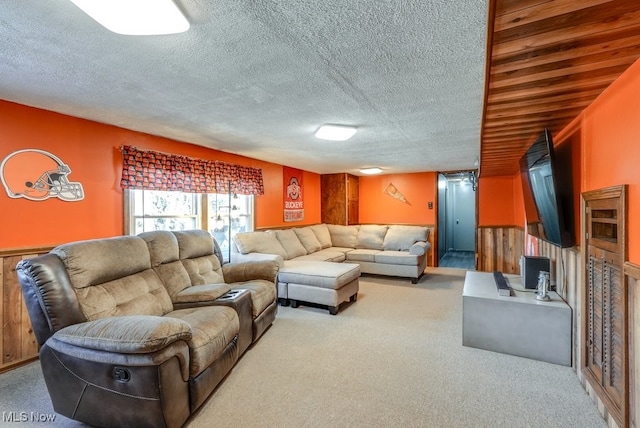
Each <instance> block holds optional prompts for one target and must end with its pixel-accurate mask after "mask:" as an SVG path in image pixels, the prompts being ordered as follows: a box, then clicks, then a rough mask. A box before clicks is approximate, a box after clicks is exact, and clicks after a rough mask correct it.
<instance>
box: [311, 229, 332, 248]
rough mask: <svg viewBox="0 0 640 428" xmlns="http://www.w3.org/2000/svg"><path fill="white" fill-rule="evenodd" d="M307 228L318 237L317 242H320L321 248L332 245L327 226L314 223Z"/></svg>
mask: <svg viewBox="0 0 640 428" xmlns="http://www.w3.org/2000/svg"><path fill="white" fill-rule="evenodd" d="M309 228H310V229H311V230H312V231H313V233H314V234H315V235H316V238H318V242H320V245H321V246H322V248H329V247H331V246H332V245H333V243H332V242H331V234H330V233H329V227H328V226H327V225H326V224H324V223H322V224H314V225H313V226H309Z"/></svg>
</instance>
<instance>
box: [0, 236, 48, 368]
mask: <svg viewBox="0 0 640 428" xmlns="http://www.w3.org/2000/svg"><path fill="white" fill-rule="evenodd" d="M52 248H53V247H46V248H45V247H39V248H22V249H16V250H0V321H1V322H2V330H0V372H3V371H5V370H9V369H11V368H13V367H16V366H18V365H20V364H24V363H26V362H27V361H31V360H34V359H36V358H38V344H37V343H36V337H35V335H34V334H33V329H32V328H31V321H30V320H29V314H28V313H27V308H26V306H25V304H24V300H23V298H22V290H21V289H20V284H19V283H18V278H17V276H16V264H18V262H19V261H20V260H22V259H27V258H30V257H35V256H37V255H40V254H45V253H47V252H49V250H51V249H52Z"/></svg>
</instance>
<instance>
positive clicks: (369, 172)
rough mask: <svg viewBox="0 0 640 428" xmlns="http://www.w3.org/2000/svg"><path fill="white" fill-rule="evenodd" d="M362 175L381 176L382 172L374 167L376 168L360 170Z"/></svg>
mask: <svg viewBox="0 0 640 428" xmlns="http://www.w3.org/2000/svg"><path fill="white" fill-rule="evenodd" d="M360 172H361V173H363V174H367V175H373V174H380V173H381V172H382V170H381V169H380V168H378V167H374V168H362V169H361V170H360Z"/></svg>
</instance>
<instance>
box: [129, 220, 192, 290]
mask: <svg viewBox="0 0 640 428" xmlns="http://www.w3.org/2000/svg"><path fill="white" fill-rule="evenodd" d="M138 236H139V237H140V238H142V239H143V240H144V241H145V242H146V243H147V247H148V248H149V254H150V255H151V267H152V268H153V270H155V271H156V273H157V274H158V276H159V277H160V279H161V280H162V282H163V283H164V286H165V288H166V289H167V291H168V292H169V296H171V300H172V301H173V302H175V296H176V295H177V294H178V293H180V292H181V291H182V290H184V289H185V288H187V287H189V286H191V279H190V278H189V274H188V273H187V271H186V269H185V268H184V266H183V264H182V263H181V262H180V251H179V248H178V240H177V239H176V235H174V234H173V233H171V232H169V231H167V230H154V231H151V232H143V233H140V234H139V235H138Z"/></svg>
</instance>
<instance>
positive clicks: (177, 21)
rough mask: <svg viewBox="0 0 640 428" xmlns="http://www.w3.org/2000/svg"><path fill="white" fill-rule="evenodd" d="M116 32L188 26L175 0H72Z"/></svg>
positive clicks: (139, 32)
mask: <svg viewBox="0 0 640 428" xmlns="http://www.w3.org/2000/svg"><path fill="white" fill-rule="evenodd" d="M71 2H72V3H73V4H75V5H76V6H78V7H79V8H80V9H82V11H83V12H85V13H86V14H87V15H89V16H90V17H91V18H93V19H94V20H96V21H97V22H98V23H99V24H100V25H102V26H103V27H105V28H106V29H108V30H110V31H113V32H114V33H118V34H124V35H130V36H152V35H159V34H176V33H182V32H185V31H187V30H188V29H189V21H187V18H185V17H184V15H183V14H182V12H181V11H180V9H178V7H177V6H176V5H175V3H174V2H173V0H71Z"/></svg>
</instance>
